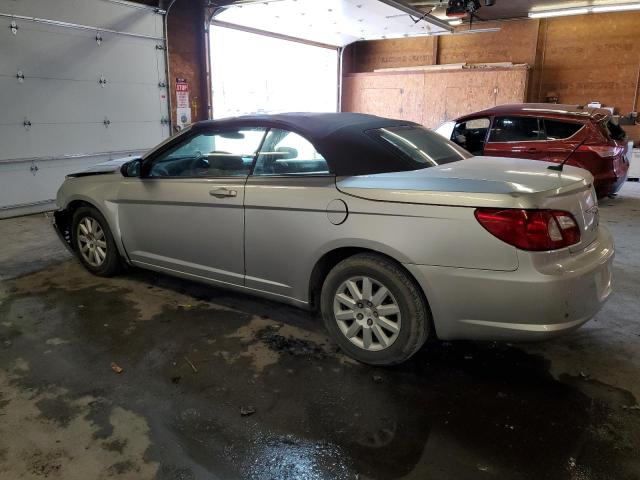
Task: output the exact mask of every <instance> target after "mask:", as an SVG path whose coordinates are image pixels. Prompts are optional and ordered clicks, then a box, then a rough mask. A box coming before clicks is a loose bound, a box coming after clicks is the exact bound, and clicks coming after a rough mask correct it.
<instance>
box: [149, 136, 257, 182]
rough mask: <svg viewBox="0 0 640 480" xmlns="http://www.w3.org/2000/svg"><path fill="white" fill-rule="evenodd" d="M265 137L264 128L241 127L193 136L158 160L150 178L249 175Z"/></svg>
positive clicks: (153, 166) (154, 164)
mask: <svg viewBox="0 0 640 480" xmlns="http://www.w3.org/2000/svg"><path fill="white" fill-rule="evenodd" d="M264 134H265V129H264V128H242V129H231V130H225V131H218V132H200V133H197V134H195V135H191V136H190V137H188V138H187V139H185V140H184V142H181V143H180V144H178V145H176V146H174V147H173V148H171V149H170V150H168V151H166V152H164V153H163V154H161V155H160V156H158V157H157V158H155V159H154V161H153V163H152V165H151V168H150V170H149V174H148V176H149V177H238V176H246V175H248V174H249V171H250V170H251V165H252V164H253V160H254V158H255V155H256V152H257V151H258V148H259V147H260V143H261V142H262V139H263V138H264Z"/></svg>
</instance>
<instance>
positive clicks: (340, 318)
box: [333, 276, 401, 351]
mask: <svg viewBox="0 0 640 480" xmlns="http://www.w3.org/2000/svg"><path fill="white" fill-rule="evenodd" d="M333 314H334V317H335V320H336V322H337V324H338V327H339V328H340V331H341V332H342V333H343V334H344V336H345V337H346V338H347V339H348V340H349V341H350V342H351V343H353V344H354V345H356V346H358V347H360V348H362V349H364V350H368V351H380V350H384V349H385V348H388V347H390V346H391V345H392V344H393V342H395V341H396V339H397V338H398V334H399V333H400V326H401V315H400V307H399V305H398V302H397V301H396V299H395V298H394V296H393V295H392V294H391V292H390V291H389V289H388V288H387V287H385V286H384V285H383V284H382V283H380V282H379V281H377V280H375V279H373V278H370V277H367V276H359V277H351V278H349V279H348V280H346V281H345V282H343V283H342V284H341V285H340V286H339V287H338V289H337V291H336V293H335V295H334V299H333Z"/></svg>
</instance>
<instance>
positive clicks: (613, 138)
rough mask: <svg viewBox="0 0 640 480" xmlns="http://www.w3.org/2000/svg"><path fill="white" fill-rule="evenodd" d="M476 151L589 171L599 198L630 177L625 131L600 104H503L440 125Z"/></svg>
mask: <svg viewBox="0 0 640 480" xmlns="http://www.w3.org/2000/svg"><path fill="white" fill-rule="evenodd" d="M436 131H437V132H438V133H440V134H441V135H443V136H445V137H446V138H449V139H451V140H452V141H454V142H455V143H457V144H458V145H460V146H462V147H463V148H465V149H466V150H468V151H469V152H471V153H472V154H474V155H485V156H492V157H518V158H531V159H532V160H544V161H547V162H555V163H560V162H562V161H564V160H566V164H568V165H573V166H576V167H581V168H584V169H586V170H589V171H590V172H591V173H592V174H593V176H594V178H595V180H594V186H595V189H596V193H597V195H598V196H599V197H604V196H606V195H613V194H615V193H616V192H617V191H618V190H619V189H620V187H622V184H623V183H624V182H625V180H626V178H627V172H628V170H629V160H628V157H627V150H628V147H627V142H626V141H625V137H626V134H625V132H624V130H623V129H622V128H620V126H619V125H616V124H614V123H613V122H612V121H611V113H610V112H609V111H608V110H605V109H601V108H588V107H580V106H575V105H556V104H549V103H539V104H537V103H528V104H527V103H521V104H513V105H501V106H498V107H493V108H490V109H487V110H483V111H481V112H477V113H473V114H471V115H465V116H464V117H460V118H458V119H456V120H454V121H451V122H446V123H444V124H443V125H441V126H440V127H438V129H437V130H436Z"/></svg>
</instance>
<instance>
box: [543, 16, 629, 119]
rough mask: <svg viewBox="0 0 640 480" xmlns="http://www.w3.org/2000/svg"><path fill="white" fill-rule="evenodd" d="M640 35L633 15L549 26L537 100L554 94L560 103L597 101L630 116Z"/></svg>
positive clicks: (585, 18)
mask: <svg viewBox="0 0 640 480" xmlns="http://www.w3.org/2000/svg"><path fill="white" fill-rule="evenodd" d="M639 32H640V13H637V12H625V13H606V14H599V15H582V16H579V17H567V18H553V19H549V20H547V32H546V41H545V42H544V47H543V48H544V52H543V53H544V54H543V58H544V60H543V62H542V65H541V67H540V68H541V70H542V71H541V78H542V80H541V87H540V91H539V97H540V98H541V99H544V97H545V95H546V93H547V92H551V91H554V92H557V93H558V94H559V96H560V102H561V103H578V104H584V103H587V102H589V101H592V100H597V101H600V102H602V103H603V104H606V105H609V106H615V107H618V108H619V109H620V111H621V112H622V113H627V112H629V111H631V110H632V108H633V105H634V102H636V95H637V90H636V87H637V81H638V72H639V69H640V48H638V41H639V40H640V34H639ZM636 108H637V107H636Z"/></svg>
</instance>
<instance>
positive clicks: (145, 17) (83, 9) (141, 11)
mask: <svg viewBox="0 0 640 480" xmlns="http://www.w3.org/2000/svg"><path fill="white" fill-rule="evenodd" d="M87 4H90V8H87ZM141 7H142V6H141V5H140V6H138V5H133V4H132V5H131V6H125V5H123V4H122V3H115V2H110V1H108V0H95V1H89V0H55V1H54V0H20V1H15V0H0V13H5V14H12V15H20V16H25V17H36V18H45V19H48V20H55V21H59V22H66V23H75V24H79V25H86V26H91V27H100V28H106V29H110V30H117V31H126V32H130V33H134V34H138V35H149V36H158V37H162V15H159V14H156V13H153V9H149V8H141ZM17 22H18V23H19V26H21V24H23V23H24V21H21V20H19V19H18V20H17Z"/></svg>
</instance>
